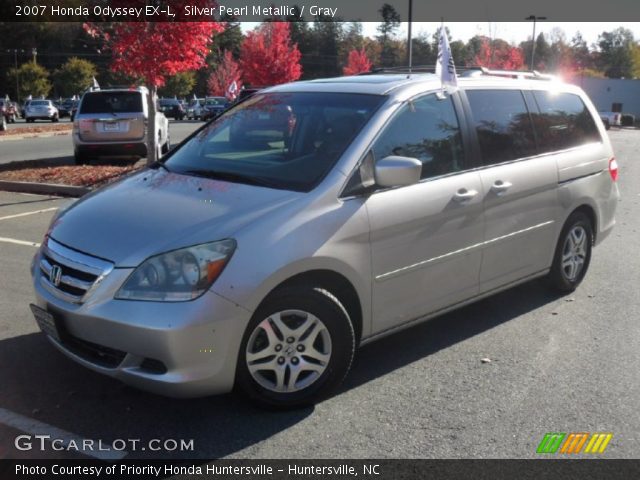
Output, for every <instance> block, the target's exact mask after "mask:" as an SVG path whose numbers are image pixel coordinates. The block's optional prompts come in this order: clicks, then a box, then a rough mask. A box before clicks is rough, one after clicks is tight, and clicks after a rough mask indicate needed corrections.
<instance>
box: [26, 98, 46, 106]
mask: <svg viewBox="0 0 640 480" xmlns="http://www.w3.org/2000/svg"><path fill="white" fill-rule="evenodd" d="M29 105H31V106H36V107H40V106H43V105H47V106H48V105H49V100H32V101H31V103H30V104H29Z"/></svg>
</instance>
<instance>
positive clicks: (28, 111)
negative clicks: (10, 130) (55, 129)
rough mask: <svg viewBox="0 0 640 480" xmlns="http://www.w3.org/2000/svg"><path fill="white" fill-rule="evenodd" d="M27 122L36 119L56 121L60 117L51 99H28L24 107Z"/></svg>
mask: <svg viewBox="0 0 640 480" xmlns="http://www.w3.org/2000/svg"><path fill="white" fill-rule="evenodd" d="M24 118H25V119H26V121H27V123H29V122H31V123H32V122H35V121H36V120H49V121H50V122H57V121H58V120H59V119H60V116H59V113H58V109H57V108H56V107H55V105H54V104H53V101H51V100H30V101H29V103H28V105H27V106H26V108H25V117H24Z"/></svg>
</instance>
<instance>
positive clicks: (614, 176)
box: [609, 157, 618, 182]
mask: <svg viewBox="0 0 640 480" xmlns="http://www.w3.org/2000/svg"><path fill="white" fill-rule="evenodd" d="M609 175H611V180H613V181H614V182H615V181H617V180H618V162H617V161H616V157H611V158H610V159H609Z"/></svg>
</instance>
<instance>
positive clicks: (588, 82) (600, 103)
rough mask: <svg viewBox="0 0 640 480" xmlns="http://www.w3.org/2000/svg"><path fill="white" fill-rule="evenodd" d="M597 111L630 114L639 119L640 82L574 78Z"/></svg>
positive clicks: (573, 81) (616, 79)
mask: <svg viewBox="0 0 640 480" xmlns="http://www.w3.org/2000/svg"><path fill="white" fill-rule="evenodd" d="M572 83H574V84H576V85H578V86H580V87H581V88H582V89H583V90H584V91H585V92H586V93H587V95H589V97H591V101H593V103H594V104H595V106H596V108H597V109H598V111H601V112H621V113H630V114H631V115H635V117H636V118H637V119H640V80H628V79H619V78H592V77H575V78H574V79H573V80H572Z"/></svg>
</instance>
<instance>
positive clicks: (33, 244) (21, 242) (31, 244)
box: [0, 237, 40, 248]
mask: <svg viewBox="0 0 640 480" xmlns="http://www.w3.org/2000/svg"><path fill="white" fill-rule="evenodd" d="M0 242H4V243H13V244H15V245H26V246H27V247H35V248H40V244H39V243H37V242H25V241H24V240H17V239H15V238H5V237H0Z"/></svg>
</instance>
